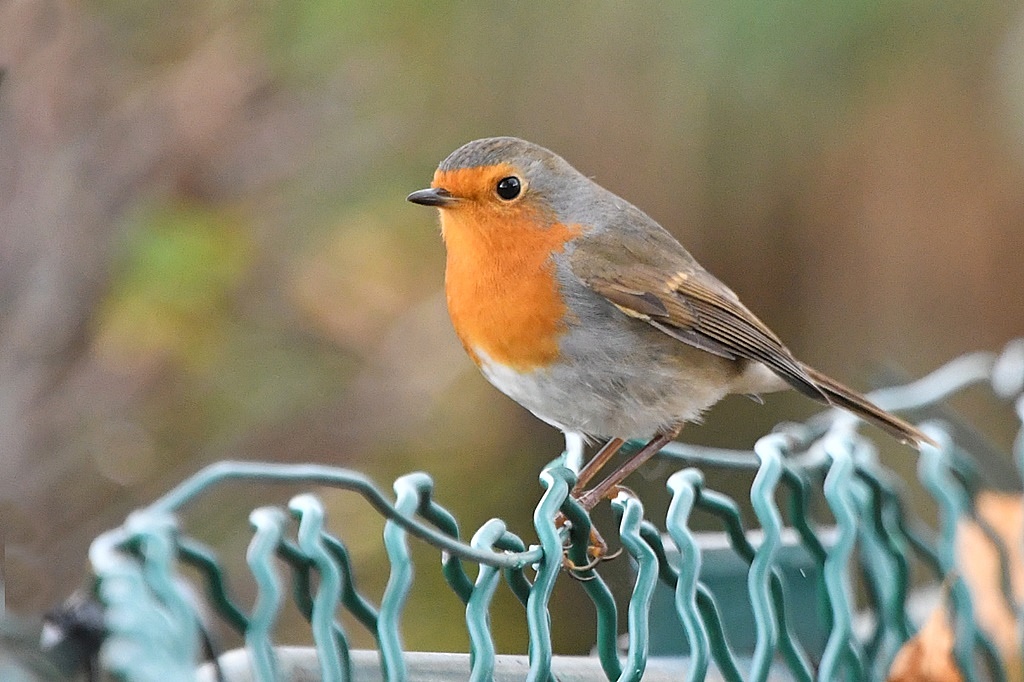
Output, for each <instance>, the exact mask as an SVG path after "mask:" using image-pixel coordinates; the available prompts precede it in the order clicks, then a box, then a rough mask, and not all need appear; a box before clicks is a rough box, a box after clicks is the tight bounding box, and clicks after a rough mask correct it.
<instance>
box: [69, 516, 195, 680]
mask: <svg viewBox="0 0 1024 682" xmlns="http://www.w3.org/2000/svg"><path fill="white" fill-rule="evenodd" d="M130 541H131V536H130V535H129V534H128V533H127V532H126V531H125V529H124V528H120V529H117V530H114V531H110V532H107V533H104V534H102V535H100V536H99V537H97V538H96V539H95V540H94V541H93V542H92V544H91V546H90V547H89V560H90V563H91V564H92V570H93V572H94V574H95V575H96V578H97V596H98V597H99V599H100V601H101V602H102V603H103V604H104V608H105V613H104V625H105V627H106V629H107V636H106V638H105V639H104V642H103V646H102V648H101V650H100V662H101V665H102V667H103V669H104V670H106V671H108V672H110V673H112V674H114V675H117V676H119V677H120V678H122V679H128V680H140V681H142V682H164V681H167V680H175V681H176V680H188V679H191V676H192V675H193V673H194V669H195V660H194V659H188V658H181V657H178V656H176V655H175V654H174V650H175V649H180V645H178V646H176V645H175V643H172V642H169V639H170V637H171V636H172V635H173V633H174V632H176V631H179V630H178V628H179V627H180V625H179V624H176V623H174V622H173V621H172V618H171V616H170V614H169V613H168V612H167V610H166V609H165V608H164V606H163V604H161V603H160V601H159V600H158V599H157V598H156V597H155V595H154V594H153V593H152V591H150V589H149V588H148V586H147V584H146V579H145V576H144V574H143V569H142V566H141V565H140V564H139V562H138V561H136V560H135V559H134V558H132V557H130V556H128V555H127V554H125V553H124V552H123V551H122V549H121V548H122V547H124V546H125V545H126V544H128V543H130Z"/></svg>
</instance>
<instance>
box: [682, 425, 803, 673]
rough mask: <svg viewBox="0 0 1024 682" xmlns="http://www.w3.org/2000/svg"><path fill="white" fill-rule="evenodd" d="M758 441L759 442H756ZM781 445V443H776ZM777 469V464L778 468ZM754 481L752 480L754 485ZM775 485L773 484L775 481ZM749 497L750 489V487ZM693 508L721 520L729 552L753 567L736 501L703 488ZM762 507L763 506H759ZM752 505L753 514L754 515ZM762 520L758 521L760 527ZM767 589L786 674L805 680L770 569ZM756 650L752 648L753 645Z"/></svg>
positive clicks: (781, 595)
mask: <svg viewBox="0 0 1024 682" xmlns="http://www.w3.org/2000/svg"><path fill="white" fill-rule="evenodd" d="M772 437H774V436H766V438H772ZM762 440H764V439H762ZM758 442H760V441H758ZM780 442H781V441H780ZM779 466H780V467H781V464H780V465H779ZM756 481H757V479H756V478H755V482H756ZM776 482H777V481H776ZM751 491H752V493H751V494H752V496H753V488H751ZM766 504H767V505H768V508H769V509H774V508H775V505H774V503H773V502H772V501H768V502H767V503H766ZM697 506H698V507H699V508H701V509H703V510H705V511H707V512H709V513H710V514H712V515H714V516H716V517H717V518H719V519H721V521H722V522H723V523H724V525H725V532H726V536H727V537H728V538H729V544H730V546H731V547H732V549H733V551H735V552H736V554H738V555H739V557H740V558H741V559H743V560H744V561H745V562H747V563H748V564H751V565H753V561H754V557H755V550H754V547H753V545H751V544H750V541H749V540H747V536H746V534H745V533H744V532H743V521H742V519H741V518H740V511H739V507H738V506H737V505H736V502H735V501H734V500H733V499H732V498H730V497H728V496H727V495H723V494H722V493H719V492H717V491H714V490H708V489H704V490H702V491H701V494H700V497H699V498H698V499H697ZM761 506H762V507H764V505H761ZM756 507H757V505H755V512H756ZM775 517H776V524H778V525H779V526H781V521H780V520H779V519H778V510H777V509H776V510H775ZM763 523H764V521H763V520H762V524H763ZM747 578H748V585H749V581H750V573H749V572H748V574H747ZM769 589H770V595H771V600H772V603H773V604H774V607H775V608H774V615H775V617H776V624H775V626H773V630H774V631H775V632H776V633H777V634H778V636H779V638H778V640H777V641H778V644H779V646H780V648H781V650H782V653H783V656H785V658H786V662H787V663H788V664H789V667H790V671H791V672H792V673H793V674H794V675H795V676H796V677H797V678H798V679H800V680H805V679H809V677H810V675H811V672H810V665H809V664H808V663H807V656H806V654H804V653H803V651H802V650H801V649H800V645H799V643H797V642H796V639H795V638H794V637H793V635H792V633H791V632H790V630H789V628H788V627H786V612H785V594H784V591H783V585H782V577H781V576H780V575H779V572H778V571H777V570H776V569H775V568H774V567H771V570H770V571H769ZM755 648H756V645H755Z"/></svg>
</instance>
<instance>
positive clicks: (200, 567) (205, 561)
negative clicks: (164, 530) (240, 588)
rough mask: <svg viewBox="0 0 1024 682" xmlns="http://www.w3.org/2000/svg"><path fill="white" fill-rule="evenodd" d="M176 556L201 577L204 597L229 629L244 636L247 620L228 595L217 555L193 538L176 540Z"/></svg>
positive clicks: (247, 624) (247, 625)
mask: <svg viewBox="0 0 1024 682" xmlns="http://www.w3.org/2000/svg"><path fill="white" fill-rule="evenodd" d="M178 554H179V556H180V557H181V560H182V561H183V562H184V563H186V564H188V565H190V566H192V567H193V568H195V569H196V570H197V571H199V573H200V574H201V575H202V576H203V579H204V580H203V582H204V584H205V585H206V596H207V598H209V600H210V602H211V603H212V604H213V606H214V607H215V608H216V609H217V611H218V613H220V614H221V615H222V616H223V617H224V620H226V621H227V623H228V625H229V626H231V628H232V629H233V630H234V631H235V632H237V633H239V634H244V633H245V630H246V629H247V628H248V627H249V618H248V616H246V615H245V613H244V612H243V611H242V609H240V608H239V607H238V605H237V604H235V602H234V601H233V600H232V599H231V597H230V596H229V595H228V586H227V582H226V579H225V575H224V569H223V568H222V567H221V565H220V562H218V561H217V555H216V554H214V553H213V550H211V549H210V548H208V547H206V546H205V545H203V544H202V543H200V542H197V541H196V540H195V539H193V538H189V537H179V538H178Z"/></svg>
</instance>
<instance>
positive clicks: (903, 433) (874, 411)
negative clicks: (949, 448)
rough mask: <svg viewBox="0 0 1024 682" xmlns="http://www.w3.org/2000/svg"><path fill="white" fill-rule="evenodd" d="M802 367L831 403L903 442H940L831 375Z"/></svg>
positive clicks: (916, 444) (916, 445)
mask: <svg viewBox="0 0 1024 682" xmlns="http://www.w3.org/2000/svg"><path fill="white" fill-rule="evenodd" d="M801 366H802V367H803V370H804V371H805V372H806V373H807V376H809V377H810V378H811V379H813V380H814V383H815V384H817V386H818V388H819V389H821V392H822V393H823V394H824V395H825V398H826V399H827V400H828V403H829V404H830V405H833V406H835V407H840V408H842V409H844V410H848V411H850V412H852V413H853V414H855V415H857V416H858V417H860V418H861V419H863V420H864V421H866V422H869V423H871V424H874V425H875V426H877V427H879V428H880V429H882V430H883V431H886V432H887V433H889V434H891V435H892V436H893V437H894V438H896V439H897V440H899V441H900V442H901V443H909V444H911V445H913V446H914V447H920V445H921V443H929V444H931V445H938V444H937V443H936V442H935V441H934V440H932V439H931V438H929V437H928V436H926V435H925V434H924V433H922V432H921V431H920V430H919V429H917V428H916V427H914V426H912V425H910V424H908V423H907V422H905V421H903V420H902V419H900V418H899V417H897V416H895V415H892V414H889V413H888V412H886V411H885V410H883V409H882V408H880V407H878V406H877V405H875V404H874V403H872V402H871V401H870V400H868V399H867V398H865V397H864V396H862V395H861V394H860V393H857V392H856V391H854V390H852V389H849V388H847V387H846V386H843V385H842V384H841V383H839V382H838V381H836V380H835V379H832V378H831V377H828V376H826V375H824V374H822V373H821V372H819V371H817V370H816V369H813V368H811V367H808V366H807V365H804V364H803V363H801Z"/></svg>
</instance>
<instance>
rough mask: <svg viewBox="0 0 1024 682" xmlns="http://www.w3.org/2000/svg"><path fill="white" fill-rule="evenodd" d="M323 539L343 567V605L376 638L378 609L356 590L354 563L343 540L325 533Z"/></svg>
mask: <svg viewBox="0 0 1024 682" xmlns="http://www.w3.org/2000/svg"><path fill="white" fill-rule="evenodd" d="M321 539H322V540H323V542H324V544H325V545H326V547H327V550H328V551H329V552H330V553H331V554H332V555H333V556H334V560H335V561H337V562H338V566H340V567H341V580H342V590H341V603H342V604H344V605H345V608H346V609H347V610H348V612H349V613H351V614H352V615H353V616H355V618H356V620H358V621H359V623H360V624H361V625H362V626H363V627H365V628H366V629H367V630H369V631H370V632H371V633H373V636H374V637H376V636H377V609H376V608H374V606H373V605H372V604H371V603H370V602H369V601H367V600H366V599H364V598H363V596H362V595H361V594H359V592H358V591H357V590H356V585H355V574H354V573H353V569H352V561H351V559H350V558H349V555H348V550H347V549H346V548H345V545H344V544H343V543H342V542H341V540H338V539H337V538H335V537H334V536H332V535H329V534H328V533H324V534H323V535H322V537H321Z"/></svg>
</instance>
